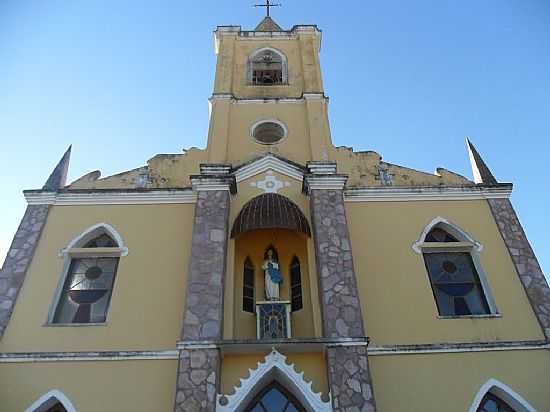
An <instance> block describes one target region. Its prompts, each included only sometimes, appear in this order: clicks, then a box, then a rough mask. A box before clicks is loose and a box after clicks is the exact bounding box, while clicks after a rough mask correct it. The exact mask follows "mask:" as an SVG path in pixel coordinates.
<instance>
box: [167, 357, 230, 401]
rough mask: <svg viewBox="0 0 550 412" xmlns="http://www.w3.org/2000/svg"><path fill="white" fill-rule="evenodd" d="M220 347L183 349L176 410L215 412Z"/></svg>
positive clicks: (179, 368) (179, 366) (177, 386)
mask: <svg viewBox="0 0 550 412" xmlns="http://www.w3.org/2000/svg"><path fill="white" fill-rule="evenodd" d="M220 365H221V360H220V352H219V349H182V350H181V351H180V357H179V365H178V379H177V384H176V402H175V407H174V411H175V412H215V410H216V394H217V388H218V387H219V379H220Z"/></svg>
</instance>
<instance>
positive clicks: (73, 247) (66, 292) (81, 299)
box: [50, 225, 126, 324]
mask: <svg viewBox="0 0 550 412" xmlns="http://www.w3.org/2000/svg"><path fill="white" fill-rule="evenodd" d="M62 253H63V254H64V255H66V264H65V267H66V270H65V273H64V276H63V282H62V285H61V287H60V288H59V290H58V292H57V294H56V299H55V307H54V310H53V312H52V313H51V315H50V322H51V323H53V324H93V323H104V322H105V321H106V319H107V311H108V308H109V303H110V301H111V295H112V290H113V284H114V280H115V275H116V272H117V268H118V263H119V259H120V256H122V255H124V254H126V248H125V247H123V245H122V244H121V238H120V236H119V235H118V233H116V231H114V229H112V228H111V227H110V226H106V225H105V226H102V225H98V226H96V227H93V228H91V230H90V229H89V230H88V231H86V232H84V233H83V234H81V235H80V236H79V237H77V238H76V239H75V240H73V241H71V243H70V244H69V246H68V247H67V248H65V249H64V250H63V252H62Z"/></svg>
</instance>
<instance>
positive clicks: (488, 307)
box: [412, 216, 500, 319]
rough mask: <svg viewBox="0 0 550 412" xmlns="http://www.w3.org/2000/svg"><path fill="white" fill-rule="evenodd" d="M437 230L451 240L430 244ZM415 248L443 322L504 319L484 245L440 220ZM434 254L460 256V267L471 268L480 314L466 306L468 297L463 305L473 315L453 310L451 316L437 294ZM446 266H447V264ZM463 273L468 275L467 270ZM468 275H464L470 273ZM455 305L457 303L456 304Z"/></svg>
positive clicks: (422, 234) (437, 220)
mask: <svg viewBox="0 0 550 412" xmlns="http://www.w3.org/2000/svg"><path fill="white" fill-rule="evenodd" d="M437 229H440V230H441V231H443V232H445V233H446V234H448V235H450V236H449V238H448V239H446V240H445V241H434V240H433V239H432V240H430V241H428V240H427V238H428V237H429V236H430V235H431V234H432V233H433V231H434V230H437ZM412 248H413V250H414V251H415V252H416V253H418V254H420V255H421V256H422V260H423V263H424V267H425V270H426V273H427V276H428V281H429V282H430V287H431V289H432V293H433V295H434V303H435V305H436V308H437V313H438V316H437V317H438V318H439V319H463V318H491V317H500V314H499V312H498V309H497V306H496V303H495V299H494V297H493V294H492V293H491V288H490V285H489V281H488V279H487V276H486V274H485V271H484V270H483V266H482V264H481V260H480V253H481V252H482V251H483V245H482V244H481V243H480V242H478V241H477V240H475V239H474V238H473V237H472V236H471V235H470V234H469V233H468V232H466V231H465V230H463V229H462V228H461V227H460V226H458V225H456V224H454V223H452V222H450V221H449V220H448V219H445V218H443V217H440V216H439V217H436V218H435V219H433V220H432V221H431V222H430V223H429V224H428V225H427V226H426V227H425V228H424V230H423V231H422V233H421V235H420V237H419V239H418V240H417V241H416V242H414V244H413V247H412ZM434 254H441V255H442V258H444V257H443V254H448V255H453V254H456V256H454V259H456V262H457V263H459V266H460V265H461V266H462V268H464V266H470V268H471V273H470V276H471V279H472V280H471V281H470V283H473V288H476V289H475V292H477V293H478V295H479V302H477V303H478V305H479V306H481V307H482V308H483V310H478V311H477V312H478V313H472V312H471V309H470V305H468V304H467V303H466V298H465V297H464V298H463V300H464V302H463V304H464V305H466V306H467V310H468V311H469V312H470V313H457V308H456V307H453V312H454V313H450V310H447V309H448V308H446V307H444V305H443V304H442V298H441V297H440V296H439V295H438V293H437V292H436V288H437V287H438V282H436V280H435V276H434V273H432V272H433V269H432V268H433V265H434V262H435V261H436V260H437V258H435V259H434ZM444 263H447V262H446V261H445V262H444ZM451 263H452V262H451ZM453 265H454V263H453ZM463 270H465V271H467V269H463ZM465 271H464V272H463V274H464V273H467V272H465ZM453 301H454V302H456V301H455V300H453Z"/></svg>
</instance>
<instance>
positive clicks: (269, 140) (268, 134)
mask: <svg viewBox="0 0 550 412" xmlns="http://www.w3.org/2000/svg"><path fill="white" fill-rule="evenodd" d="M285 136H286V130H285V128H284V127H283V126H282V125H281V124H279V123H276V122H273V121H266V122H261V123H258V124H256V125H254V126H253V128H252V137H253V138H254V139H255V140H256V141H257V142H258V143H261V144H276V143H279V142H280V141H281V140H283V139H284V137H285Z"/></svg>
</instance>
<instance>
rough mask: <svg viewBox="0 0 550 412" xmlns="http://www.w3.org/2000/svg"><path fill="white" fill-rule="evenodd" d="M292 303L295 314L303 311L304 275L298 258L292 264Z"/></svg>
mask: <svg viewBox="0 0 550 412" xmlns="http://www.w3.org/2000/svg"><path fill="white" fill-rule="evenodd" d="M290 301H291V304H292V305H291V307H292V311H293V312H295V311H297V310H300V309H302V307H303V303H302V274H301V272H300V260H298V258H297V257H296V256H294V258H293V259H292V263H291V264H290Z"/></svg>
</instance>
